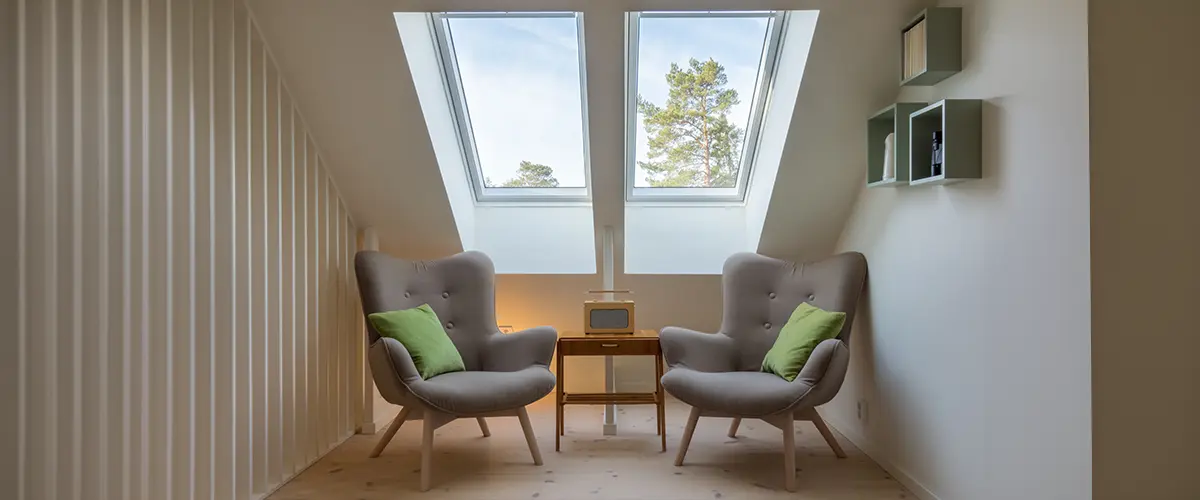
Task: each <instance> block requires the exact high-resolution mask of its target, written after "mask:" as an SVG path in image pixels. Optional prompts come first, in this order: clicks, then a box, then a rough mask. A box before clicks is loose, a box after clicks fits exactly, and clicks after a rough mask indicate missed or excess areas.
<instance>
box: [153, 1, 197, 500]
mask: <svg viewBox="0 0 1200 500" xmlns="http://www.w3.org/2000/svg"><path fill="white" fill-rule="evenodd" d="M167 22H168V25H167V26H168V29H169V30H170V34H171V35H170V39H169V41H170V43H169V46H168V47H169V50H168V54H167V55H168V58H169V61H170V65H169V66H170V71H169V73H168V75H167V76H168V82H169V84H168V92H169V94H168V103H170V114H169V115H168V117H167V119H168V123H169V136H170V137H169V138H168V140H169V141H170V142H169V145H170V147H169V150H170V170H169V173H170V176H171V181H170V182H169V183H168V184H169V187H170V189H171V203H170V207H171V210H170V215H171V217H170V221H169V224H170V225H169V226H168V228H169V230H170V231H169V232H170V238H169V241H170V243H171V253H170V255H169V270H170V274H169V276H170V286H171V288H170V297H171V303H172V304H171V311H172V312H173V316H172V321H171V326H170V328H168V329H167V330H165V331H164V332H162V333H160V334H161V335H166V336H167V339H168V342H167V345H168V357H167V359H168V360H169V361H170V362H171V367H170V369H169V373H170V377H169V381H170V383H169V384H168V386H167V391H168V392H167V394H168V395H169V397H170V400H171V406H170V410H171V412H170V415H171V416H170V418H169V419H168V429H167V440H169V442H170V443H171V455H172V456H171V457H170V458H171V460H170V462H169V463H170V465H171V470H170V479H171V480H170V482H169V485H170V491H169V493H168V494H169V496H170V498H172V499H179V500H188V499H189V498H191V496H192V493H193V492H194V491H195V486H194V479H193V475H192V473H193V471H194V470H195V463H194V457H195V444H194V439H195V410H194V408H195V406H194V401H193V400H194V395H195V391H194V389H193V386H194V380H195V368H194V366H195V365H194V359H195V358H194V356H195V352H196V348H195V343H196V342H195V340H196V337H197V330H196V328H195V325H196V319H195V318H196V300H195V285H194V283H195V262H196V258H197V254H198V252H197V248H196V247H197V244H196V227H195V226H196V224H195V196H196V190H195V188H196V175H195V169H194V168H195V166H194V161H193V158H194V155H195V137H196V134H195V131H194V130H193V127H192V93H193V91H194V81H195V78H194V76H193V67H194V61H193V59H192V54H193V48H192V28H193V25H192V5H191V0H173V1H172V2H171V3H170V4H169V5H168V19H167Z"/></svg>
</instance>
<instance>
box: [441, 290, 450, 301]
mask: <svg viewBox="0 0 1200 500" xmlns="http://www.w3.org/2000/svg"><path fill="white" fill-rule="evenodd" d="M442 298H443V299H448V298H450V292H442Z"/></svg>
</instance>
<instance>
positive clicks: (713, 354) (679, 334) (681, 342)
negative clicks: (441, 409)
mask: <svg viewBox="0 0 1200 500" xmlns="http://www.w3.org/2000/svg"><path fill="white" fill-rule="evenodd" d="M658 340H659V342H660V343H661V344H662V350H663V358H664V359H665V360H666V362H667V366H668V367H671V368H674V367H676V366H682V367H685V368H688V369H691V370H695V371H699V372H729V371H734V366H733V358H734V354H735V353H736V352H737V348H736V346H735V345H734V343H733V339H731V338H729V336H727V335H725V334H723V333H700V332H697V331H695V330H689V329H687V328H680V327H677V326H668V327H666V328H663V329H662V331H661V332H659V334H658Z"/></svg>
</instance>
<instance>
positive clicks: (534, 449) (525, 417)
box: [517, 408, 542, 465]
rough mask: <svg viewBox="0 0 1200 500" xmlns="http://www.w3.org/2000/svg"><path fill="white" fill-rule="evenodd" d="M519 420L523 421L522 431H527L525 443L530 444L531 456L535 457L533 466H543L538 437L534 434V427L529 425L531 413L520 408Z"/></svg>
mask: <svg viewBox="0 0 1200 500" xmlns="http://www.w3.org/2000/svg"><path fill="white" fill-rule="evenodd" d="M517 418H518V419H519V420H520V421H521V430H523V431H525V441H526V442H527V443H529V454H530V455H533V464H534V465H542V451H541V450H539V449H538V444H537V436H535V435H534V434H533V425H532V424H530V423H529V412H527V411H525V408H518V409H517Z"/></svg>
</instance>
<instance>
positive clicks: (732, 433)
mask: <svg viewBox="0 0 1200 500" xmlns="http://www.w3.org/2000/svg"><path fill="white" fill-rule="evenodd" d="M739 425H742V419H741V418H737V417H735V418H734V419H733V422H732V423H730V424H729V437H731V438H735V437H737V431H738V426H739Z"/></svg>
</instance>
